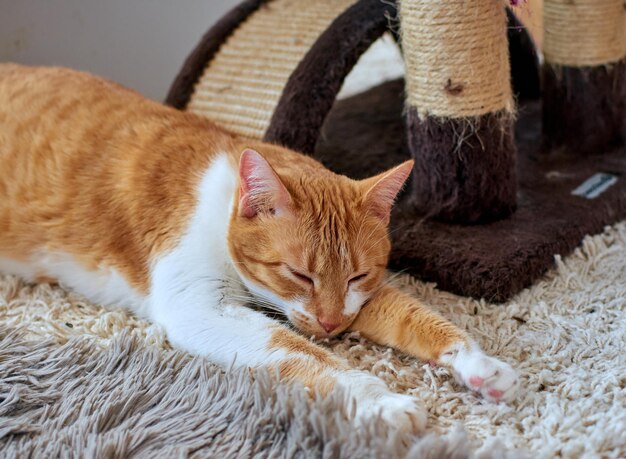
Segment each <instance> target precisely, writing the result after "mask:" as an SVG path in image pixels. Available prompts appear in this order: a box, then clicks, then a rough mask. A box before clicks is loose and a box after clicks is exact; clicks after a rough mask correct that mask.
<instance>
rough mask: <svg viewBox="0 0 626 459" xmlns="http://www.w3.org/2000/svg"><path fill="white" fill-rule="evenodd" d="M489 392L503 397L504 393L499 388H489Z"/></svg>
mask: <svg viewBox="0 0 626 459" xmlns="http://www.w3.org/2000/svg"><path fill="white" fill-rule="evenodd" d="M488 393H489V395H490V396H491V397H493V398H501V397H502V396H503V395H504V392H502V391H501V390H498V389H489V391H488Z"/></svg>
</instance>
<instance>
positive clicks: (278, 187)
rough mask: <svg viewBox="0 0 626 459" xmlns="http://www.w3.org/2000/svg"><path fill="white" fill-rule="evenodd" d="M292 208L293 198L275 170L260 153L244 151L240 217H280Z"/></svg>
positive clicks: (240, 178)
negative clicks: (274, 215)
mask: <svg viewBox="0 0 626 459" xmlns="http://www.w3.org/2000/svg"><path fill="white" fill-rule="evenodd" d="M290 204H291V195H290V194H289V191H287V188H285V185H283V182H281V180H280V177H278V175H277V174H276V172H274V169H272V166H270V164H269V163H268V162H267V161H266V160H265V158H263V156H261V155H260V154H259V153H258V152H256V151H254V150H249V149H248V150H244V151H243V153H241V158H239V215H240V216H242V217H247V218H252V217H254V216H255V215H257V214H259V213H269V214H276V215H280V214H281V213H284V212H286V211H287V209H288V208H289V205H290Z"/></svg>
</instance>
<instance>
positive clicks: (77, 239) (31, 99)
mask: <svg viewBox="0 0 626 459" xmlns="http://www.w3.org/2000/svg"><path fill="white" fill-rule="evenodd" d="M411 167H412V163H411V162H410V161H409V162H406V163H404V164H401V165H399V166H397V167H396V168H394V169H392V170H390V171H388V172H385V173H383V174H380V175H378V176H375V177H372V178H370V179H367V180H362V181H355V180H351V179H349V178H347V177H344V176H340V175H336V174H334V173H332V172H330V171H329V170H327V169H325V168H324V167H323V166H322V165H321V164H319V163H318V162H316V161H315V160H313V159H311V158H310V157H307V156H304V155H301V154H298V153H296V152H293V151H290V150H288V149H285V148H281V147H278V146H275V145H271V144H266V143H261V142H257V141H252V140H248V139H244V138H240V137H237V136H235V135H233V134H231V133H229V132H227V131H224V130H222V129H221V128H219V127H217V126H215V125H214V124H212V123H211V122H210V121H208V120H206V119H204V118H201V117H198V116H195V115H193V114H189V113H183V112H180V111H177V110H174V109H172V108H169V107H165V106H163V105H161V104H158V103H156V102H152V101H150V100H147V99H144V98H143V97H141V96H140V95H138V94H136V93H134V92H132V91H129V90H127V89H124V88H122V87H120V86H118V85H116V84H113V83H111V82H108V81H105V80H102V79H99V78H96V77H94V76H91V75H88V74H85V73H81V72H76V71H71V70H66V69H61V68H29V67H23V66H18V65H14V64H0V271H2V272H5V273H12V274H17V275H19V276H22V277H24V278H25V279H27V280H29V281H33V282H36V281H39V280H49V279H54V280H57V281H58V282H59V283H61V284H62V285H64V286H66V287H68V288H71V289H73V290H75V291H77V292H79V293H81V294H83V295H85V296H86V297H87V298H89V299H90V300H92V301H94V302H97V303H102V304H109V305H113V304H114V305H122V306H124V307H127V308H130V309H131V310H132V311H134V312H135V313H137V314H139V315H141V316H143V317H147V318H149V319H150V320H152V321H154V322H156V323H158V324H160V325H162V326H163V327H164V328H165V330H166V332H167V336H168V338H169V340H170V341H171V343H172V344H173V345H174V346H176V347H178V348H180V349H184V350H186V351H188V352H190V353H193V354H198V355H204V356H208V357H209V358H211V359H212V360H213V361H215V362H218V363H220V364H223V365H228V364H231V363H232V362H233V361H235V364H236V365H239V366H251V367H258V366H266V367H271V368H276V369H277V370H278V371H279V372H280V375H281V377H282V378H284V379H286V380H297V381H301V382H302V383H304V384H305V385H307V386H309V387H312V388H315V389H316V390H319V391H320V392H321V393H325V392H328V391H330V390H332V389H333V388H334V387H335V386H341V387H342V388H343V389H344V390H346V391H347V393H348V394H349V396H350V397H351V398H352V399H353V400H354V401H355V402H356V416H357V417H358V418H359V419H362V418H364V417H368V416H372V415H376V414H377V413H379V412H380V413H382V416H383V417H384V418H385V419H387V420H392V421H393V422H394V423H398V422H404V424H405V425H407V426H413V427H414V428H416V429H421V428H423V427H424V424H425V421H426V416H425V413H424V411H423V409H422V408H421V407H420V405H419V402H418V401H417V400H415V399H414V398H412V397H409V396H407V395H401V394H394V393H392V392H391V391H390V390H389V389H388V388H387V387H386V386H385V384H384V383H383V382H382V381H380V380H379V379H378V378H376V377H374V376H372V375H370V374H367V373H365V372H360V371H355V370H352V369H350V368H349V367H348V366H347V364H346V363H345V362H343V361H342V360H340V359H339V358H338V357H336V356H334V355H332V353H331V352H329V351H328V350H327V349H325V348H323V347H321V346H318V345H316V344H315V343H312V342H311V341H310V340H309V339H307V338H306V337H304V336H302V335H301V334H298V333H297V332H295V331H292V329H291V328H290V327H288V326H286V325H284V324H282V323H280V322H279V321H276V320H273V319H271V318H269V317H268V316H266V315H264V314H263V313H261V312H259V311H256V310H254V309H251V308H249V307H248V306H246V303H248V302H249V301H250V300H251V299H254V301H255V302H257V303H259V304H261V305H264V306H266V307H268V308H270V309H273V310H276V311H280V312H281V313H282V314H284V315H285V316H286V317H287V318H288V319H289V321H290V322H291V323H292V324H293V325H295V327H297V328H298V329H299V330H301V331H302V332H303V333H304V334H305V335H313V334H314V335H317V336H320V337H324V336H333V335H336V334H338V333H340V332H342V331H344V330H356V331H359V332H360V333H361V334H362V335H363V336H365V337H367V338H368V339H371V340H373V341H375V342H378V343H381V344H384V345H388V346H392V347H394V348H396V349H399V350H401V351H404V352H406V353H409V354H411V355H414V356H415V357H418V358H420V359H423V360H428V361H431V362H433V363H436V364H438V365H445V366H448V367H450V368H451V369H452V370H453V373H454V374H455V375H456V376H457V378H458V379H459V380H460V381H461V382H463V383H464V384H466V385H467V386H468V387H470V388H471V389H473V390H475V391H477V392H480V393H481V394H482V396H483V397H485V398H487V399H489V400H493V401H499V400H509V399H511V398H512V397H513V396H514V394H515V391H516V389H517V387H518V378H517V375H516V372H515V371H514V370H513V369H512V368H511V367H510V366H509V365H507V364H505V363H503V362H500V361H498V360H496V359H494V358H492V357H488V356H486V355H485V354H484V353H483V352H482V351H481V350H480V349H479V348H478V346H477V345H476V344H475V343H474V342H473V341H472V340H471V339H470V338H469V337H468V336H467V335H466V333H465V332H464V331H462V330H460V329H459V328H457V327H456V326H454V325H452V324H451V323H449V322H448V321H446V320H445V319H444V318H442V317H441V316H439V315H437V314H435V313H433V312H431V311H430V310H429V309H427V308H426V307H425V306H423V305H422V304H420V303H419V302H418V301H416V300H415V299H413V298H411V297H410V296H407V295H405V294H403V293H401V292H400V291H398V290H396V289H394V288H393V287H391V286H389V285H387V284H386V283H385V282H384V277H385V267H386V264H387V258H388V254H389V249H390V243H389V239H388V236H387V223H388V220H389V213H390V209H391V206H392V204H393V201H394V198H395V196H396V194H397V193H398V191H399V190H400V189H401V187H402V186H403V184H404V182H405V180H406V178H407V177H408V175H409V173H410V171H411Z"/></svg>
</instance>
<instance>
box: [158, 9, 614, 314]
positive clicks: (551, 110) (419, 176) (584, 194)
mask: <svg viewBox="0 0 626 459" xmlns="http://www.w3.org/2000/svg"><path fill="white" fill-rule="evenodd" d="M428 1H429V0H405V4H408V5H409V6H411V5H413V4H415V5H416V6H417V7H418V8H419V7H420V6H421V5H420V3H428ZM498 1H499V0H481V2H482V3H481V4H482V5H483V6H484V7H485V8H486V11H487V12H489V13H490V14H491V13H493V12H494V11H495V13H496V14H495V16H494V17H495V18H496V19H494V21H497V20H498V16H497V14H499V13H497V9H498V5H501V3H498ZM559 1H561V0H547V3H550V2H557V3H558V2H559ZM589 1H591V0H589ZM601 1H602V2H605V3H610V2H612V1H614V0H601ZM453 3H454V2H452V3H451V4H453ZM457 3H458V2H457ZM461 3H463V2H461ZM433 5H441V3H437V2H435V3H433ZM426 6H428V5H426ZM502 8H503V6H502ZM425 11H430V9H427V10H425ZM507 13H508V14H507V17H508V24H509V26H508V29H507V30H508V33H507V35H508V55H510V74H509V75H510V81H511V86H512V90H510V91H511V93H512V94H515V96H516V99H517V101H518V104H519V106H518V108H517V116H516V118H514V117H513V116H511V115H510V111H508V110H509V108H507V107H508V106H507V107H505V108H504V109H502V110H495V111H494V112H493V113H486V114H485V115H480V116H477V117H473V118H471V119H472V120H474V124H473V128H474V131H473V132H472V133H471V135H469V136H466V137H464V138H463V142H462V143H461V144H460V145H461V147H459V148H457V147H456V145H457V144H456V143H455V142H457V140H458V133H457V132H456V129H457V128H459V126H461V127H463V126H465V125H464V124H463V122H464V120H465V119H466V118H462V119H461V118H459V120H460V121H455V119H454V117H452V118H450V117H446V118H445V119H444V120H443V121H441V118H435V117H433V118H429V117H424V116H423V115H419V114H418V112H417V110H416V109H415V106H414V105H413V103H412V102H411V100H413V99H411V97H410V96H411V91H410V90H409V89H408V88H407V89H406V90H405V82H404V81H403V80H397V81H391V82H387V83H383V84H381V85H379V86H376V87H374V88H372V89H370V90H368V91H365V92H363V93H361V94H357V95H355V96H352V97H350V98H347V99H343V100H338V101H337V100H336V96H337V93H338V91H339V90H340V88H341V85H342V83H343V81H344V79H345V78H346V76H347V75H348V74H349V72H350V71H351V70H352V68H353V66H354V65H355V64H356V62H357V61H358V59H359V57H360V56H361V55H362V54H363V53H364V52H365V51H366V50H367V49H368V48H369V47H370V45H371V44H372V43H373V42H374V41H376V40H377V39H378V38H379V37H380V36H381V35H382V34H383V33H384V32H386V31H390V32H392V33H393V34H396V33H397V31H398V22H397V18H398V11H397V7H396V5H395V3H394V2H391V1H385V2H383V1H380V0H359V1H354V0H321V1H319V2H310V1H309V2H307V1H304V0H266V1H263V0H248V1H246V2H243V3H242V4H241V5H240V6H239V7H237V8H235V9H234V10H233V11H231V13H229V14H228V15H226V16H225V17H224V18H223V19H222V20H221V21H220V22H218V24H217V25H215V26H214V27H213V28H212V29H210V30H209V32H208V33H207V34H206V35H205V36H204V38H203V39H202V40H201V42H200V43H199V45H198V46H197V47H196V49H195V50H194V51H193V53H192V54H191V55H190V56H189V58H188V59H187V61H186V63H185V65H184V67H183V69H182V70H181V72H180V73H179V75H178V77H177V79H176V81H175V82H174V84H173V86H172V88H171V90H170V93H169V95H168V98H167V103H168V104H170V105H172V106H174V107H176V108H179V109H183V110H190V111H192V112H196V113H198V114H201V115H204V116H207V117H209V118H211V119H214V120H215V121H216V122H218V123H219V124H222V125H224V126H225V127H227V128H229V129H231V130H233V131H235V132H237V133H239V134H241V135H243V136H248V137H250V138H255V139H264V140H266V141H270V142H275V143H278V144H282V145H285V146H288V147H290V148H293V149H295V150H298V151H301V152H304V153H307V154H311V155H313V156H314V157H316V158H318V159H319V160H320V161H321V162H322V163H324V164H325V165H326V166H327V167H329V168H330V169H331V170H334V171H336V172H338V173H342V174H345V175H347V176H350V177H353V178H364V177H367V176H370V175H373V174H375V173H378V172H381V171H383V170H385V169H388V168H390V167H392V166H394V165H396V164H398V163H399V162H401V161H403V160H406V159H409V158H414V159H416V170H415V173H414V175H413V177H412V182H411V183H410V184H409V185H408V186H407V187H406V189H405V191H404V194H403V195H402V196H401V197H400V199H399V202H398V204H397V206H396V209H395V211H394V214H393V216H392V221H391V230H390V234H391V238H392V241H393V249H392V254H391V267H392V268H394V269H401V270H403V271H406V272H409V273H411V274H413V275H415V276H417V277H419V278H421V279H423V280H427V281H433V282H436V283H437V284H438V286H439V287H440V288H442V289H445V290H449V291H451V292H454V293H458V294H461V295H466V296H472V297H475V298H485V299H487V300H489V301H496V302H499V301H504V300H506V299H507V298H509V297H510V296H512V295H513V294H515V293H517V292H519V291H520V290H521V289H523V288H525V287H527V286H529V285H530V284H531V283H532V282H533V281H534V280H536V279H537V278H539V277H540V276H541V275H543V274H544V273H545V272H546V270H548V269H549V268H550V267H552V266H553V265H554V256H555V255H557V254H560V255H566V254H568V253H570V252H571V251H572V250H573V249H574V248H575V247H576V246H577V245H579V244H580V242H581V241H582V238H583V237H584V236H585V235H586V234H592V233H597V232H600V231H602V229H603V227H604V226H605V225H609V224H611V223H614V222H616V221H618V220H621V219H623V218H625V217H626V151H625V150H624V137H626V121H625V120H624V113H625V110H624V104H625V102H626V92H625V91H624V85H623V84H619V83H620V82H623V81H624V76H625V75H624V65H623V61H621V63H620V62H618V63H617V64H616V65H610V66H597V67H592V68H589V69H587V68H585V69H583V70H581V69H580V68H578V67H576V66H571V65H569V64H567V63H566V65H564V66H559V67H558V68H557V67H554V66H548V65H547V64H546V65H544V69H543V72H544V88H543V91H544V93H543V97H542V96H541V91H540V88H539V74H540V72H541V71H542V70H541V69H540V66H539V64H538V59H537V56H536V52H535V50H534V47H533V43H532V40H531V39H530V37H529V35H528V34H527V33H526V31H525V30H524V29H523V27H522V26H521V24H520V23H519V22H518V21H517V20H516V19H515V17H514V16H513V15H512V14H511V13H510V11H508V12H507ZM410 14H411V12H410V11H409V12H408V13H405V15H406V16H407V17H409V15H410ZM415 17H418V18H419V17H421V16H419V15H417V16H415ZM502 18H504V16H502ZM503 20H504V19H503ZM407 21H408V20H407ZM407 24H408V22H407ZM404 28H405V29H406V30H411V29H410V28H409V26H407V25H405V26H404ZM466 30H469V29H466ZM495 30H498V29H497V27H496V29H495ZM503 30H504V28H503ZM505 36H506V35H505ZM435 38H436V37H435ZM422 39H423V37H422ZM505 43H506V42H505ZM410 44H411V43H410V41H409V39H408V38H406V37H405V38H404V39H403V51H404V54H405V59H406V55H407V52H410V50H408V46H409V45H410ZM411 46H413V47H415V46H417V45H413V44H411ZM407 50H408V51H407ZM505 51H506V50H505ZM557 54H558V53H557ZM506 64H507V66H506V68H505V70H507V71H508V58H507V62H506ZM497 68H498V70H502V66H499V67H497ZM555 68H557V70H558V72H561V73H558V75H557V73H555V71H554V69H555ZM555 75H557V76H558V78H555V77H554V76H555ZM410 77H411V75H410V70H409V71H407V78H409V80H410ZM409 80H407V81H409ZM504 80H505V81H504V82H505V83H506V84H509V83H508V80H509V77H508V76H507V77H506V78H504ZM411 81H413V80H411ZM448 83H449V84H447V85H446V88H445V89H446V91H448V92H449V93H450V94H452V95H455V94H456V93H457V92H461V91H462V89H463V85H462V84H458V85H457V83H456V82H454V84H453V82H452V81H451V80H449V81H448ZM545 85H547V86H548V87H546V86H545ZM546 91H548V92H549V95H546ZM572 94H573V96H572ZM510 100H512V98H511V99H510ZM407 101H408V102H407ZM407 105H408V108H407ZM542 106H543V116H542ZM545 107H547V109H546V108H545ZM607 110H608V112H610V113H609V115H607V114H606V113H607ZM407 113H408V117H407ZM546 116H547V117H548V118H546ZM555 117H556V120H555V119H554V118H555ZM559 119H563V120H564V121H563V123H559V122H558V120H559ZM594 120H595V121H594ZM594 122H595V123H596V126H595V127H594V126H593V123H594ZM577 123H578V125H579V128H578V129H577V128H576V125H577ZM494 126H495V127H496V128H494ZM582 133H584V134H585V136H584V138H581V137H582ZM576 139H579V140H578V141H576ZM451 145H452V146H453V147H454V148H452V147H451ZM440 153H441V156H440ZM446 155H447V156H446ZM441 157H443V158H444V160H442V159H441ZM431 166H432V168H431ZM431 170H432V173H431ZM446 174H447V175H446ZM442 175H445V180H444V179H441V178H440V176H442ZM442 196H443V197H446V199H448V198H449V197H450V196H452V197H453V199H450V200H451V201H452V205H451V206H448V207H445V206H447V205H448V203H447V202H444V198H442ZM438 200H440V201H441V202H439V203H438V202H437V201H438ZM429 201H433V202H434V203H435V204H437V205H432V206H430V207H429ZM441 203H443V204H441ZM440 204H441V205H440Z"/></svg>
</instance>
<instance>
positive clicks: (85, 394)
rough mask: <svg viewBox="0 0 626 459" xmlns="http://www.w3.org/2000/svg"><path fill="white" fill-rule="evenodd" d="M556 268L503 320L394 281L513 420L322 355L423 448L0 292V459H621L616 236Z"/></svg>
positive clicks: (338, 343)
mask: <svg viewBox="0 0 626 459" xmlns="http://www.w3.org/2000/svg"><path fill="white" fill-rule="evenodd" d="M556 263H557V266H556V268H555V269H554V270H553V271H552V272H550V273H549V274H548V275H547V276H545V278H544V279H543V280H542V281H540V282H538V283H537V284H536V285H535V286H533V287H532V288H530V289H528V290H525V291H524V292H522V293H520V294H519V295H518V296H517V297H515V298H514V299H513V300H512V301H510V302H509V303H507V304H505V305H491V304H488V303H485V302H482V301H474V300H470V299H466V298H461V297H457V296H455V295H452V294H448V293H445V292H440V291H438V290H437V289H436V288H435V286H434V285H432V284H424V283H421V282H418V281H416V280H414V279H412V278H410V277H408V276H402V277H400V278H398V279H397V280H396V282H398V284H399V285H401V286H402V287H403V288H404V289H406V290H407V291H408V292H411V293H412V294H413V295H415V296H416V297H418V298H420V299H422V300H423V301H424V302H426V303H427V304H429V305H431V306H432V307H433V308H434V309H437V310H439V311H441V312H442V313H443V314H444V315H446V316H447V317H449V318H450V319H451V320H453V321H454V322H455V323H457V324H459V325H461V326H462V327H464V328H466V329H468V330H469V331H470V332H471V333H472V335H474V336H475V337H476V338H477V340H478V341H479V342H480V344H481V345H482V346H483V347H484V348H485V349H486V350H487V351H488V352H489V353H491V354H493V355H497V356H499V357H500V358H502V359H504V360H505V361H507V362H509V363H511V364H513V365H514V366H516V367H517V368H518V369H519V370H520V372H521V374H522V378H523V392H522V393H521V394H520V396H519V399H518V400H517V401H516V402H515V403H513V404H512V405H510V406H506V405H495V404H490V403H486V402H484V401H482V400H480V399H479V398H477V397H476V396H475V395H473V394H471V393H469V392H468V391H466V390H465V389H464V388H462V387H460V386H459V385H457V384H456V383H455V382H454V381H453V379H452V378H451V377H450V375H449V373H448V372H447V371H446V370H444V369H433V368H431V367H429V366H428V365H426V364H424V363H423V362H419V361H416V360H415V359H413V358H410V357H408V356H406V355H402V354H400V353H397V352H394V351H391V350H389V349H386V348H383V347H379V346H375V345H372V344H371V343H369V342H367V341H365V340H363V339H361V338H359V337H358V336H356V335H354V334H352V335H347V336H343V337H342V338H341V339H336V340H332V341H331V342H328V343H327V345H328V346H330V347H331V348H333V349H334V350H335V351H336V352H337V353H339V354H341V355H342V356H344V357H346V358H347V359H348V360H349V361H350V362H351V363H352V365H354V366H355V367H358V368H361V369H364V370H367V371H370V372H372V373H374V374H376V375H378V376H379V377H381V378H382V379H384V380H385V381H386V382H387V383H388V384H389V385H390V386H391V387H392V388H393V389H394V390H395V391H398V392H404V393H409V394H412V395H414V396H416V397H418V398H419V399H421V400H423V401H424V403H425V404H426V406H427V407H428V410H429V413H430V416H429V424H430V435H427V436H426V437H425V438H421V439H419V438H412V437H409V436H406V435H404V434H401V433H398V432H395V431H394V429H393V427H392V426H391V427H389V426H384V425H383V424H381V423H380V422H377V420H372V424H371V426H370V428H369V429H368V430H364V431H357V430H354V429H353V428H352V427H351V426H350V424H349V422H348V421H346V419H345V413H344V412H343V410H342V409H341V400H340V394H337V395H336V396H334V397H331V398H329V399H326V400H317V401H315V402H312V401H310V400H309V399H308V398H307V397H306V395H304V393H303V391H302V390H300V389H299V388H294V389H288V388H287V387H285V386H282V385H277V384H276V382H275V381H273V378H271V377H269V376H268V375H264V374H260V375H258V376H255V379H254V380H252V379H251V378H250V376H249V375H248V374H247V373H245V372H243V373H242V372H236V373H224V372H222V371H221V370H219V369H218V368H217V367H215V366H213V365H211V364H210V363H208V362H206V361H204V360H202V359H191V358H189V357H188V356H185V355H184V354H182V353H179V352H176V351H172V350H171V349H170V348H169V346H168V344H167V342H166V340H165V338H164V335H163V332H162V330H161V329H160V328H159V327H156V326H153V325H150V324H149V323H147V322H145V321H142V320H139V319H137V318H135V317H133V316H131V315H129V314H128V313H126V312H124V311H123V310H105V309H102V308H100V307H98V306H95V305H92V304H89V303H87V302H86V301H84V300H83V299H81V298H80V297H78V296H76V295H74V294H71V293H67V292H65V291H64V290H62V289H60V288H57V287H52V286H49V285H36V286H33V285H27V284H25V283H23V282H21V281H20V280H18V279H16V278H14V277H8V276H5V277H0V324H1V329H0V330H1V331H0V339H1V340H2V342H1V344H0V456H3V457H4V456H10V457H12V456H15V455H16V454H17V453H18V452H19V453H21V454H20V455H23V456H28V455H30V453H33V452H36V453H37V455H38V456H41V454H39V453H42V452H45V453H46V454H44V455H43V456H42V457H44V456H45V457H52V456H58V455H67V456H72V455H74V456H89V457H91V456H98V457H118V456H126V455H136V456H140V457H141V456H155V455H161V456H163V457H172V456H187V455H194V454H195V455H198V456H213V457H217V456H219V457H230V456H244V457H250V456H252V455H255V454H257V455H260V456H264V457H316V456H319V457H338V456H341V457H368V456H369V457H403V456H407V455H408V456H409V457H470V456H472V455H474V456H476V457H505V456H507V455H508V456H509V457H513V456H518V455H520V451H519V450H523V451H526V453H527V454H528V455H530V456H531V457H555V456H557V457H607V458H619V457H626V223H621V224H618V225H616V226H614V227H611V228H607V229H606V231H605V232H604V233H603V234H600V235H596V236H593V237H587V238H586V239H585V241H584V242H583V244H582V246H581V248H580V249H578V250H577V251H576V252H575V253H574V254H572V255H571V256H569V257H567V258H566V259H564V260H561V259H560V258H557V259H556ZM459 425H462V426H463V429H464V430H465V431H466V432H467V438H466V437H465V435H464V433H463V432H462V430H461V428H460V427H459ZM481 447H482V450H481V451H479V452H478V453H477V452H476V449H477V448H481ZM503 448H505V449H506V450H508V451H509V453H505V452H503ZM514 450H517V452H513V451H514Z"/></svg>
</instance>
